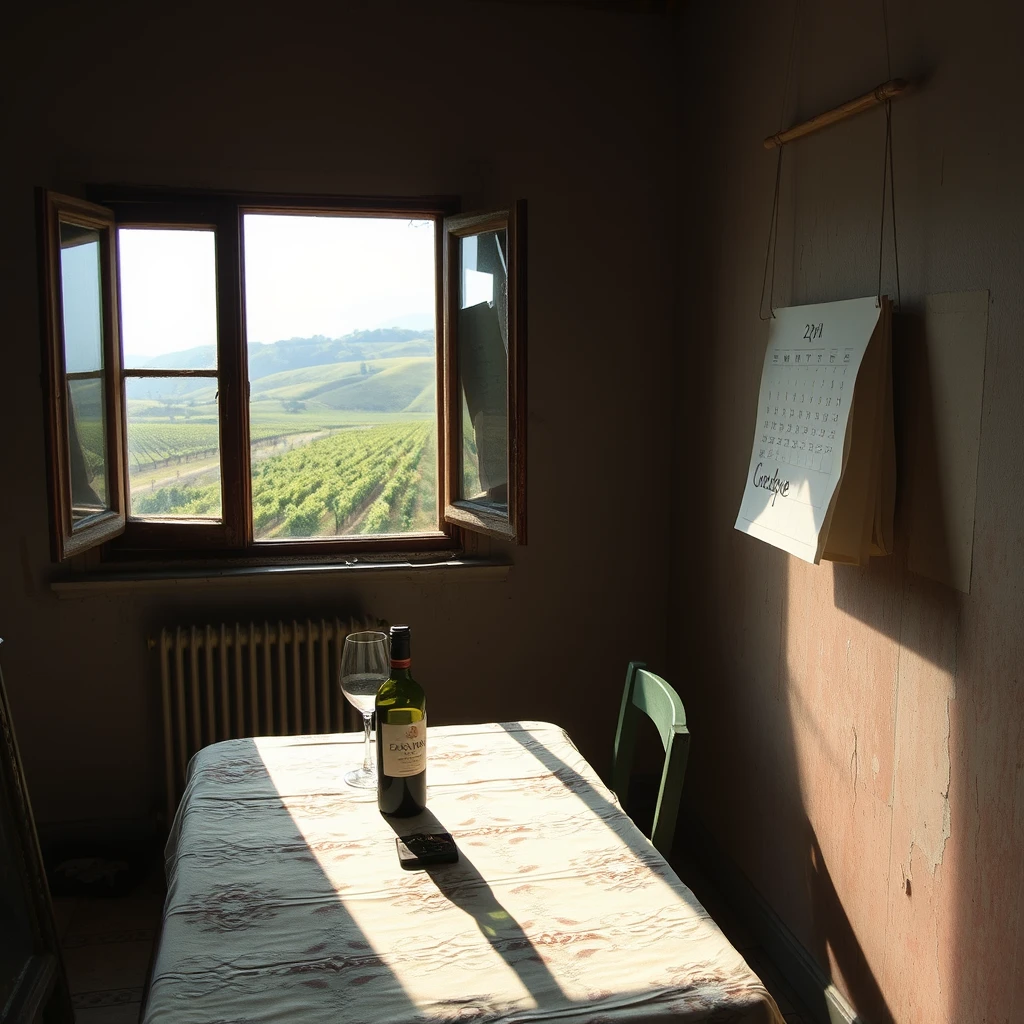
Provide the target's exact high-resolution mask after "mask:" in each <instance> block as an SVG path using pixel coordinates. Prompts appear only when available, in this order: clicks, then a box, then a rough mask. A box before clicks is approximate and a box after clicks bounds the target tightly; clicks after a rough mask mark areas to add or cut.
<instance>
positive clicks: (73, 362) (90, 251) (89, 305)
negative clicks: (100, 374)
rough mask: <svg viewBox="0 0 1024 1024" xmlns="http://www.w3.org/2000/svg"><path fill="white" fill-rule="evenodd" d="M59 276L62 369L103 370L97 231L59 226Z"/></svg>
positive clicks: (78, 370)
mask: <svg viewBox="0 0 1024 1024" xmlns="http://www.w3.org/2000/svg"><path fill="white" fill-rule="evenodd" d="M60 278H61V298H62V300H63V307H64V308H63V314H64V316H63V327H64V369H65V370H66V371H67V372H68V373H83V372H87V371H89V370H101V369H103V316H102V309H103V299H102V290H101V289H102V281H101V276H100V233H99V232H98V231H96V230H95V229H93V228H80V227H77V226H76V225H74V224H64V223H62V224H61V225H60Z"/></svg>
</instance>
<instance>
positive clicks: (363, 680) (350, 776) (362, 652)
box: [341, 630, 391, 789]
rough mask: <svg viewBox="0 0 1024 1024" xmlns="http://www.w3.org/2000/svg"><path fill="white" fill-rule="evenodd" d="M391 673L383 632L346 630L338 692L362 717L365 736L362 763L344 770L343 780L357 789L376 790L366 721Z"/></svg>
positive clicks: (375, 778)
mask: <svg viewBox="0 0 1024 1024" xmlns="http://www.w3.org/2000/svg"><path fill="white" fill-rule="evenodd" d="M390 675H391V656H390V654H389V652H388V637H387V634H386V633H378V632H376V631H374V630H366V631H364V632H361V633H349V635H348V636H346V637H345V647H344V649H343V650H342V652H341V692H342V693H344V694H345V696H346V697H347V698H348V702H349V703H350V704H351V705H352V706H353V707H354V708H355V709H356V710H357V711H358V712H360V714H362V716H363V735H364V737H365V740H366V742H365V744H364V753H363V766H362V768H354V769H353V770H352V771H350V772H346V773H345V781H346V782H347V783H348V784H349V785H350V786H355V787H356V788H357V789H376V788H377V770H376V768H375V767H374V763H373V759H372V758H371V756H370V723H371V722H372V720H373V707H374V702H375V701H376V699H377V691H378V690H379V689H380V687H381V684H382V683H385V682H387V679H388V676H390Z"/></svg>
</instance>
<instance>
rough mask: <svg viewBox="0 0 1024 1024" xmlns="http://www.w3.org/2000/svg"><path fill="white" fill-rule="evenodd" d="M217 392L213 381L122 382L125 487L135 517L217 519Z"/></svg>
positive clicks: (145, 379)
mask: <svg viewBox="0 0 1024 1024" xmlns="http://www.w3.org/2000/svg"><path fill="white" fill-rule="evenodd" d="M216 390H217V382H216V380H215V379H213V378H194V377H193V378H188V377H142V378H138V377H136V378H131V377H129V378H128V379H127V380H126V381H125V392H126V396H127V410H128V412H127V417H126V418H127V422H128V488H129V492H130V495H131V514H132V516H134V517H135V518H143V519H151V518H156V519H166V518H190V519H192V518H201V519H219V518H220V516H221V486H220V424H219V419H218V410H217V402H216V398H215V395H216Z"/></svg>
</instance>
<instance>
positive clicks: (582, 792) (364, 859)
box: [143, 722, 782, 1024]
mask: <svg viewBox="0 0 1024 1024" xmlns="http://www.w3.org/2000/svg"><path fill="white" fill-rule="evenodd" d="M361 743H362V737H361V735H358V736H357V735H352V734H343V735H329V736H289V737H266V738H258V739H249V740H229V741H227V742H224V743H217V744H214V745H213V746H210V747H207V748H206V749H205V750H202V751H200V752H199V753H198V754H197V755H196V757H195V758H194V759H193V761H192V764H191V766H190V770H189V778H188V783H187V787H186V791H185V794H184V797H183V799H182V802H181V805H180V807H179V809H178V813H177V816H176V818H175V821H174V825H173V828H172V832H171V836H170V839H169V841H168V846H167V880H168V894H167V902H166V905H165V908H164V921H163V930H162V934H161V937H160V942H159V945H158V949H157V954H156V958H155V962H154V966H153V975H152V982H151V987H150V992H149V996H148V1001H147V1004H146V1009H145V1013H144V1016H143V1020H144V1022H145V1024H192V1022H195V1024H256V1022H289V1024H293V1022H304V1024H305V1022H315V1024H319V1022H323V1024H328V1022H329V1024H350V1022H351V1024H406V1022H417V1024H434V1022H441V1021H479V1022H483V1021H486V1022H506V1021H508V1022H524V1024H526V1022H531V1024H532V1022H540V1021H560V1022H566V1024H575V1022H584V1021H586V1022H589V1024H598V1022H602V1024H611V1022H619V1021H628V1022H630V1024H641V1022H648V1021H650V1022H654V1021H659V1022H662V1021H687V1022H689V1021H708V1022H715V1024H781V1021H782V1018H781V1016H780V1014H779V1012H778V1009H777V1008H776V1006H775V1003H774V1002H773V1001H772V999H771V997H770V996H769V995H768V993H767V992H766V991H765V989H764V987H763V986H762V985H761V983H760V981H759V980H758V979H757V977H756V976H755V975H754V974H753V973H752V972H751V970H750V969H749V967H747V965H746V963H745V962H744V960H743V958H742V957H741V956H740V955H739V953H737V952H736V950H735V949H733V947H732V946H731V945H730V944H729V942H728V940H727V939H726V938H725V937H724V936H723V934H722V933H721V931H720V930H719V928H718V926H717V925H716V924H715V923H714V922H713V921H712V920H711V919H710V917H709V916H708V914H707V912H706V911H705V910H704V909H703V907H701V905H700V903H698V902H697V900H696V898H695V897H694V896H693V894H692V893H691V892H690V890H689V889H687V888H686V886H685V885H683V883H682V882H681V881H680V880H679V879H678V878H677V877H676V875H675V874H674V872H673V871H672V869H671V868H670V867H669V866H668V864H667V863H666V862H665V860H664V859H663V858H662V857H661V855H660V854H659V853H658V852H657V851H656V850H655V849H654V848H653V847H652V846H651V844H650V843H649V842H648V841H647V839H645V838H644V836H643V835H642V834H641V833H640V832H639V831H638V830H637V828H636V827H635V826H634V825H633V823H632V822H631V821H630V819H629V818H628V817H627V816H626V815H625V814H624V813H623V811H622V810H621V808H620V807H619V804H618V802H617V801H616V799H615V796H614V795H613V794H612V793H611V791H610V790H609V789H608V788H607V787H606V786H605V785H604V784H603V783H602V782H601V781H600V779H599V778H598V776H597V774H596V773H595V772H594V770H593V769H592V768H591V767H590V765H589V764H588V763H587V762H586V760H585V759H584V758H583V757H582V756H581V755H580V753H579V752H578V751H577V750H576V748H575V746H574V745H573V744H572V742H571V740H570V739H569V738H568V736H567V735H566V734H565V732H563V731H562V730H561V729H559V728H558V727H556V726H553V725H548V724H545V723H540V722H515V723H510V724H505V725H497V724H488V725H475V726H448V727H439V728H438V727H435V728H432V729H431V731H430V748H429V759H428V766H427V782H428V803H429V810H428V817H427V818H426V819H425V820H424V821H417V820H416V819H408V820H406V821H405V822H403V823H401V828H402V829H403V830H404V831H406V832H414V831H423V830H424V829H425V828H430V827H435V828H436V827H437V823H440V825H441V826H443V827H444V828H445V829H447V830H448V831H450V832H451V833H452V834H453V835H454V836H455V839H456V842H457V843H458V846H459V852H460V860H459V862H458V863H457V864H448V865H439V866H437V867H433V868H430V869H429V870H424V871H404V870H402V868H401V867H399V863H398V857H397V853H396V850H395V832H394V830H393V829H392V827H391V825H390V824H389V823H388V822H387V821H386V820H385V819H383V818H382V817H381V815H380V814H379V813H378V811H377V806H376V794H375V793H373V792H372V791H371V792H362V791H357V790H353V789H351V788H349V787H348V786H346V785H345V783H344V782H343V781H342V775H343V773H344V771H345V770H346V769H348V768H351V767H352V766H354V765H355V764H356V763H358V762H359V761H360V760H361V756H362V749H361ZM431 816H432V817H431ZM434 819H436V821H435V820H434Z"/></svg>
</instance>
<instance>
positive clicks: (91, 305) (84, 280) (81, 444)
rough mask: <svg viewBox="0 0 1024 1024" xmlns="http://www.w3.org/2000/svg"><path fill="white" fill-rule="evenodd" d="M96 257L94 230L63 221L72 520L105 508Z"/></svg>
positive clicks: (97, 238)
mask: <svg viewBox="0 0 1024 1024" xmlns="http://www.w3.org/2000/svg"><path fill="white" fill-rule="evenodd" d="M100 258H101V250H100V234H99V232H98V231H96V230H95V229H94V228H82V227H78V226H76V225H74V224H66V223H61V225H60V287H61V314H62V315H61V322H62V326H63V335H64V365H65V370H66V372H67V374H68V381H67V394H68V403H67V437H68V467H69V473H70V477H71V517H72V520H73V521H75V522H78V521H79V520H82V519H87V518H88V517H89V516H92V515H95V514H96V513H97V512H102V511H104V509H106V508H107V507H108V505H107V501H108V492H109V488H108V482H107V459H106V452H107V445H106V424H105V409H104V393H103V379H102V378H103V292H102V273H101V263H100Z"/></svg>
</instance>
